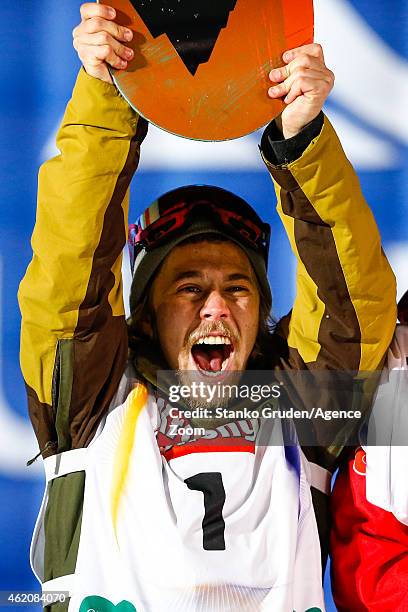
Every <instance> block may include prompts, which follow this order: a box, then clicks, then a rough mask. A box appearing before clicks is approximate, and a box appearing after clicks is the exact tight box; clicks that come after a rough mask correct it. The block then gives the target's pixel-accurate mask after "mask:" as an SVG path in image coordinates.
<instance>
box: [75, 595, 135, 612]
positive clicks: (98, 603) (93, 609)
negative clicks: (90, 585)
mask: <svg viewBox="0 0 408 612" xmlns="http://www.w3.org/2000/svg"><path fill="white" fill-rule="evenodd" d="M79 612H136V608H135V606H134V605H133V604H131V603H130V601H126V600H123V601H121V602H119V603H118V604H117V605H116V606H115V604H113V603H112V602H111V601H110V600H109V599H105V597H99V595H90V596H89V597H85V599H84V600H83V602H82V603H81V606H80V608H79Z"/></svg>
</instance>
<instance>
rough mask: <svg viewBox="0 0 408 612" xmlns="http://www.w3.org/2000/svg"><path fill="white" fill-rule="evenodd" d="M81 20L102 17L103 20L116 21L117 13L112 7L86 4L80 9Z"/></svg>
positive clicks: (93, 3) (91, 3) (92, 3)
mask: <svg viewBox="0 0 408 612" xmlns="http://www.w3.org/2000/svg"><path fill="white" fill-rule="evenodd" d="M79 10H80V13H81V19H82V21H85V20H86V19H91V18H92V17H102V18H103V19H115V17H116V11H115V9H114V8H112V7H111V6H106V5H105V4H97V3H95V2H85V3H84V4H81V7H80V9H79Z"/></svg>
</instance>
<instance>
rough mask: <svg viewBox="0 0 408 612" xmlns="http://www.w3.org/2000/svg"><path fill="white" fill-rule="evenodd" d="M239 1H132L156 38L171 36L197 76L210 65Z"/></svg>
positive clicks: (188, 68) (187, 66) (189, 69)
mask: <svg viewBox="0 0 408 612" xmlns="http://www.w3.org/2000/svg"><path fill="white" fill-rule="evenodd" d="M236 1H237V0H218V2H216V3H208V2H206V1H205V0H164V2H157V1H155V0H150V1H149V0H147V1H146V0H132V4H133V6H134V8H135V9H136V11H137V12H138V13H139V15H140V17H141V18H142V19H143V21H144V22H145V24H146V27H147V28H149V30H150V33H151V34H152V36H154V38H157V37H158V36H160V35H161V34H167V36H168V38H169V40H170V42H171V44H172V45H173V47H174V48H175V49H176V51H177V53H178V54H179V56H180V58H181V59H182V60H183V62H184V65H185V67H186V68H187V70H188V71H189V72H190V73H191V74H192V75H193V76H194V75H195V73H196V70H197V68H198V66H199V65H200V64H204V63H205V62H208V60H209V58H210V55H211V53H212V50H213V48H214V45H215V43H216V42H217V38H218V35H219V33H220V31H221V29H222V28H225V26H226V25H227V22H228V17H229V13H230V11H233V10H234V8H235V4H236Z"/></svg>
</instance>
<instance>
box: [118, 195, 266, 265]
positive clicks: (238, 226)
mask: <svg viewBox="0 0 408 612" xmlns="http://www.w3.org/2000/svg"><path fill="white" fill-rule="evenodd" d="M203 217H205V218H207V219H208V218H210V219H211V222H213V223H214V227H216V228H217V229H218V230H220V231H221V232H222V233H223V234H225V235H227V236H229V237H231V238H233V239H234V240H235V241H236V242H238V243H242V244H243V245H245V246H246V247H249V248H251V249H253V250H254V251H256V252H258V253H260V254H261V255H262V257H263V258H264V260H265V264H266V265H267V262H268V251H269V240H270V226H269V225H268V224H267V223H263V221H262V220H261V219H260V218H259V217H258V215H257V214H256V212H255V211H254V210H253V209H252V208H251V207H250V206H249V204H247V203H246V202H245V200H243V199H242V198H240V197H238V196H236V195H234V194H232V193H230V192H228V191H225V190H224V189H221V188H219V187H211V186H198V185H194V186H191V187H182V188H180V189H176V190H174V191H172V192H169V193H167V194H165V195H164V196H162V197H161V198H159V200H157V201H156V202H154V203H153V204H152V205H151V206H150V207H149V208H147V209H146V210H145V212H144V213H143V214H142V215H141V217H139V219H138V221H137V222H136V223H133V224H132V225H130V226H129V239H128V245H129V253H130V264H131V269H132V273H133V269H134V265H135V261H136V258H137V256H138V254H139V253H140V252H141V251H142V250H145V251H150V250H152V249H155V248H156V247H158V246H160V245H162V244H164V243H165V242H168V241H171V240H172V239H173V238H176V237H178V236H179V235H180V234H182V233H183V230H185V229H186V228H188V227H189V226H191V225H192V224H193V223H194V220H198V219H201V218H203Z"/></svg>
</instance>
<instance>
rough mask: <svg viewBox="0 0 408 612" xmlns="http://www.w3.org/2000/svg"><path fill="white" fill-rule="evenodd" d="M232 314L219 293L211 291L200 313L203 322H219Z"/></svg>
mask: <svg viewBox="0 0 408 612" xmlns="http://www.w3.org/2000/svg"><path fill="white" fill-rule="evenodd" d="M229 314H230V311H229V308H228V305H227V303H226V301H225V300H224V298H223V297H222V295H221V294H220V293H219V292H218V291H211V293H210V294H209V295H208V297H207V299H206V300H205V304H204V305H203V307H202V308H201V311H200V319H201V320H202V321H219V320H220V319H226V318H227V317H228V316H229Z"/></svg>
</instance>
